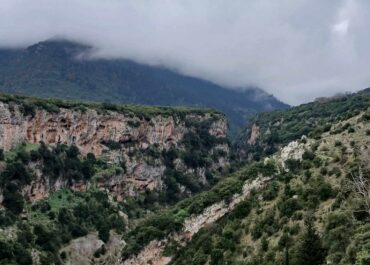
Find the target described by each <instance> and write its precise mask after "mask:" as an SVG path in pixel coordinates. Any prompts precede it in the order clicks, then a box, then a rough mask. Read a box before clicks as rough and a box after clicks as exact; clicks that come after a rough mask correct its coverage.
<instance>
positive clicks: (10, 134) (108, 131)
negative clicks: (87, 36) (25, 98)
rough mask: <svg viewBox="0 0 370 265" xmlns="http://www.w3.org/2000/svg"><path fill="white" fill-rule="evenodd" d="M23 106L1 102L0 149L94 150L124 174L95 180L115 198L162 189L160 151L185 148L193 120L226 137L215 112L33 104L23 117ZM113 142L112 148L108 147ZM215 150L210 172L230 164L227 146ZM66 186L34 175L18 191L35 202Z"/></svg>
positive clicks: (78, 187)
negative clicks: (59, 146)
mask: <svg viewBox="0 0 370 265" xmlns="http://www.w3.org/2000/svg"><path fill="white" fill-rule="evenodd" d="M23 108H24V107H23V106H21V105H19V104H15V103H5V102H0V149H4V150H5V151H8V150H10V149H11V148H13V147H14V146H16V145H17V144H19V143H22V142H27V143H32V144H37V143H39V142H41V141H42V142H44V143H45V144H48V145H56V144H66V145H76V146H77V147H78V148H79V150H80V152H81V153H82V154H84V155H86V154H88V153H93V154H94V155H95V156H97V157H104V158H105V159H106V160H107V161H109V162H108V163H110V164H112V165H122V164H124V167H125V171H124V172H118V173H115V174H114V175H112V174H108V175H104V174H102V176H100V178H99V179H98V181H97V182H98V183H97V184H98V185H99V186H100V187H102V188H105V189H107V190H108V191H110V192H112V193H113V195H114V196H116V197H117V199H121V198H122V196H125V195H135V194H136V193H137V192H140V191H143V190H145V189H151V190H152V189H161V188H162V186H163V178H162V177H163V174H164V171H165V169H166V166H165V163H164V161H163V157H161V154H162V153H163V151H167V150H169V149H171V148H175V149H176V150H178V151H182V152H183V151H184V150H185V149H186V147H185V146H184V144H183V143H182V140H183V137H184V135H185V134H186V133H188V132H190V131H195V127H194V126H195V125H194V124H200V123H202V122H204V123H207V124H208V127H207V128H208V135H210V136H212V137H216V138H217V139H226V135H227V121H226V119H225V117H224V116H223V115H222V114H218V113H214V112H213V113H207V112H202V113H199V112H196V111H194V113H193V112H191V111H189V112H187V113H185V114H184V113H181V114H182V115H177V114H176V111H174V113H173V114H166V115H162V114H160V113H159V114H151V115H150V116H147V117H142V116H140V115H137V114H136V113H134V112H130V111H127V112H118V111H110V110H106V109H103V110H102V109H95V108H81V109H77V108H59V109H58V111H50V110H47V109H45V108H37V109H35V111H34V112H33V113H32V115H25V114H24V109H23ZM200 137H201V136H200ZM112 144H114V145H115V147H114V148H112V146H110V145H112ZM217 150H219V151H220V152H221V151H222V153H223V155H221V156H219V157H218V158H217V159H216V160H215V159H213V161H212V165H211V169H212V170H214V171H220V170H222V169H224V168H225V167H227V165H228V163H229V161H228V153H229V146H228V145H227V144H224V143H221V142H220V143H217V144H215V145H214V146H213V147H212V148H211V150H210V152H209V155H211V154H212V153H214V152H217ZM153 153H154V154H156V155H153ZM178 167H179V168H178V169H179V170H181V171H182V172H187V173H189V174H193V175H195V176H196V177H197V178H199V180H200V183H202V182H204V181H206V178H205V168H197V169H193V168H187V167H186V166H185V165H184V163H179V164H178ZM65 185H66V183H64V182H63V181H60V180H57V181H55V182H53V183H51V182H50V180H48V179H47V178H43V176H40V175H39V176H38V177H37V179H35V180H34V181H33V182H32V184H31V185H30V186H28V187H25V188H24V191H23V193H24V195H27V196H28V197H29V198H30V200H39V199H42V198H45V197H47V196H48V193H49V191H50V190H51V189H52V190H57V189H60V188H62V187H63V186H65ZM88 185H89V183H86V182H84V183H73V186H72V188H73V189H75V190H84V189H86V188H87V187H88ZM27 196H26V197H27Z"/></svg>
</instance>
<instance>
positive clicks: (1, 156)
mask: <svg viewBox="0 0 370 265" xmlns="http://www.w3.org/2000/svg"><path fill="white" fill-rule="evenodd" d="M4 159H5V156H4V149H1V148H0V161H4Z"/></svg>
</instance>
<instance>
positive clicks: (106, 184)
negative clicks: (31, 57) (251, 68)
mask: <svg viewBox="0 0 370 265" xmlns="http://www.w3.org/2000/svg"><path fill="white" fill-rule="evenodd" d="M369 98H370V95H360V94H356V95H352V96H346V97H344V98H340V99H338V98H336V99H331V100H326V101H321V102H314V103H310V104H306V105H302V106H298V107H296V108H292V109H289V110H286V111H279V112H271V113H268V114H261V115H258V116H257V117H256V118H254V122H255V126H252V127H254V128H257V125H258V127H260V128H261V129H259V131H257V130H256V129H254V133H253V134H254V136H253V137H252V138H253V141H250V142H249V143H248V145H247V147H248V148H251V147H252V146H253V145H255V146H256V148H255V149H253V153H252V155H251V156H250V157H249V160H247V159H245V160H244V161H243V164H244V166H243V167H240V168H234V169H230V167H231V166H230V165H231V164H233V163H235V161H233V160H234V158H233V157H234V156H235V154H234V155H233V154H231V151H230V147H229V143H228V140H227V126H226V124H227V122H226V120H225V117H224V115H223V114H221V113H219V112H217V111H212V110H206V109H189V108H169V107H151V106H138V105H113V104H106V103H105V104H104V103H80V102H75V101H64V100H43V99H39V98H28V97H19V96H11V95H6V94H5V95H1V97H0V108H1V111H0V144H1V146H2V148H1V149H2V150H1V151H0V194H1V196H0V201H1V205H2V206H1V207H0V264H41V265H46V264H77V265H83V264H122V265H147V264H153V265H154V264H158V265H165V264H179V265H181V264H199V265H201V264H210V265H216V264H217V265H218V264H220V265H221V264H236V265H239V264H243V265H244V264H248V265H257V264H258V265H270V264H292V265H301V264H304V265H305V264H315V265H321V264H340V265H350V264H356V265H365V264H367V263H366V262H367V261H368V260H369V257H370V236H369V235H370V223H369V220H370V219H369V218H370V208H369V206H368V205H369V204H370V202H369V198H370V192H369V191H370V186H369V183H370V182H369V181H370V180H369V175H370V173H369V172H370V168H369V164H370V163H369V162H370V151H369V150H370V149H369V145H370V108H369V106H370V104H368V103H369ZM325 111H326V112H325ZM325 113H326V114H325ZM328 113H330V115H328ZM300 114H301V115H303V117H306V119H303V118H302V116H300V118H299V119H298V118H296V117H295V115H300ZM265 115H266V116H265ZM277 117H280V119H279V121H284V122H287V126H285V123H284V122H281V123H280V124H277V123H276V119H277ZM288 117H290V118H288ZM269 119H271V120H269ZM306 122H310V124H311V126H310V127H309V131H308V134H307V135H308V136H303V135H299V133H297V131H298V132H299V131H300V130H299V128H300V126H305V124H306ZM256 124H257V125H256ZM264 124H265V126H264ZM292 124H295V126H292ZM280 125H281V126H280ZM271 127H273V128H275V129H276V130H279V131H278V135H281V138H278V140H276V141H275V142H272V143H273V144H274V148H275V150H276V151H274V152H272V151H271V150H270V151H269V152H270V153H269V152H266V149H265V147H266V146H268V144H267V142H266V138H265V134H266V132H268V131H271ZM323 127H325V130H323V129H322V128H323ZM310 132H315V133H310ZM251 134H252V132H251ZM267 134H269V133H267ZM283 136H284V137H283ZM250 139H251V135H248V137H247V140H250ZM258 146H260V147H258ZM239 147H240V148H242V146H239ZM250 150H252V149H250ZM238 151H239V152H240V150H238ZM244 152H250V151H248V150H247V151H245V150H244ZM245 154H247V153H245ZM240 157H241V156H240ZM240 157H239V158H240ZM254 158H258V159H254ZM235 165H238V163H236V164H235ZM230 170H232V171H233V172H230Z"/></svg>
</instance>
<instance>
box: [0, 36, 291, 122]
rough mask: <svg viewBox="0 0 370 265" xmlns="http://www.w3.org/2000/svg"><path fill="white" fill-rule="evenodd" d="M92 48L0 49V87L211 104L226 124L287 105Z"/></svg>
mask: <svg viewBox="0 0 370 265" xmlns="http://www.w3.org/2000/svg"><path fill="white" fill-rule="evenodd" d="M91 51H92V48H90V47H88V46H85V45H82V44H78V43H74V42H69V41H45V42H40V43H37V44H35V45H32V46H29V47H28V48H26V49H2V50H0V90H1V91H3V92H11V93H19V94H25V95H33V96H42V97H62V98H67V99H83V100H89V101H110V102H113V103H138V104H149V105H170V106H174V105H182V106H195V107H208V108H215V109H218V110H221V111H223V112H224V113H225V114H226V115H227V116H228V118H229V120H230V124H231V127H232V128H234V129H235V128H238V127H241V126H243V125H244V124H245V123H246V121H247V119H248V117H250V116H251V115H252V114H254V113H257V112H262V111H270V110H274V109H281V108H287V107H288V105H287V104H284V103H282V102H280V101H279V100H277V99H276V98H275V97H273V96H272V95H269V94H267V93H266V92H264V91H263V90H261V89H259V88H256V87H246V88H244V89H240V90H232V89H228V88H227V87H223V86H220V85H217V84H214V83H211V82H209V81H205V80H202V79H199V78H194V77H190V76H185V75H182V74H179V73H177V72H176V71H173V70H170V69H166V68H162V67H155V66H148V65H143V64H138V63H135V62H133V61H129V60H123V59H91V58H90V57H89V53H90V52H91Z"/></svg>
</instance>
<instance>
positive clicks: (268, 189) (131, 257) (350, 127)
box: [123, 94, 370, 265]
mask: <svg viewBox="0 0 370 265" xmlns="http://www.w3.org/2000/svg"><path fill="white" fill-rule="evenodd" d="M369 101H370V95H369V94H367V95H359V94H354V95H352V96H349V95H347V96H346V97H344V98H342V99H333V100H329V101H327V102H321V103H318V102H314V103H309V104H305V105H302V106H298V107H295V108H292V109H289V110H287V111H278V112H276V113H270V114H263V115H262V116H261V115H258V116H259V117H260V118H262V120H261V121H260V122H259V119H258V117H256V118H255V122H256V123H257V124H258V125H259V126H261V127H260V129H259V130H260V131H259V133H254V137H253V138H254V139H253V141H250V142H249V145H258V146H260V147H265V144H266V143H267V142H265V140H266V136H267V135H269V134H270V133H269V131H270V132H271V131H272V130H273V129H276V130H278V131H277V132H278V136H279V135H281V136H282V137H281V138H272V139H271V138H270V139H269V140H268V142H269V143H270V144H274V146H275V147H276V150H275V151H274V152H273V153H272V154H266V152H265V150H264V149H263V148H260V149H255V150H253V151H254V152H255V153H256V152H258V151H260V154H259V158H260V161H259V162H258V161H253V158H252V160H251V161H250V162H249V163H247V165H245V166H244V167H242V168H241V169H240V170H238V171H237V172H235V173H233V174H231V175H228V176H227V177H225V178H223V179H222V180H221V181H220V182H219V183H218V184H217V185H216V186H214V187H213V188H212V189H211V190H209V191H206V192H204V193H201V194H198V195H196V196H194V197H192V198H190V199H187V200H185V201H182V202H180V203H179V204H178V205H176V206H175V207H173V208H171V209H169V210H167V211H164V212H163V213H162V214H161V215H160V216H158V215H157V216H153V217H149V218H148V219H147V220H145V221H143V222H141V223H139V224H138V225H137V226H135V229H133V230H131V231H130V232H129V233H128V234H127V235H126V237H125V240H126V241H125V242H127V243H128V244H127V246H126V247H125V248H124V255H123V257H124V259H125V262H124V263H123V264H173V265H185V264H211V265H218V264H247V265H270V264H271V265H272V264H292V265H301V264H312V265H321V264H341V265H350V264H359V265H365V264H368V261H369V260H370V236H369V235H370V208H369V203H370V184H369V183H370V182H369V181H370V167H369V163H370V149H369V146H370V104H369ZM300 114H301V116H300ZM307 118H308V120H307ZM308 124H309V125H310V127H312V128H311V129H310V130H309V132H312V134H311V135H310V137H307V136H304V134H303V133H302V130H300V129H301V127H302V128H303V127H305V126H307V125H308ZM256 126H257V125H255V126H254V127H255V128H256ZM268 126H269V127H268ZM323 126H324V127H325V130H323ZM261 143H262V145H261ZM156 230H158V231H161V233H158V234H155V233H153V231H156Z"/></svg>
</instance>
